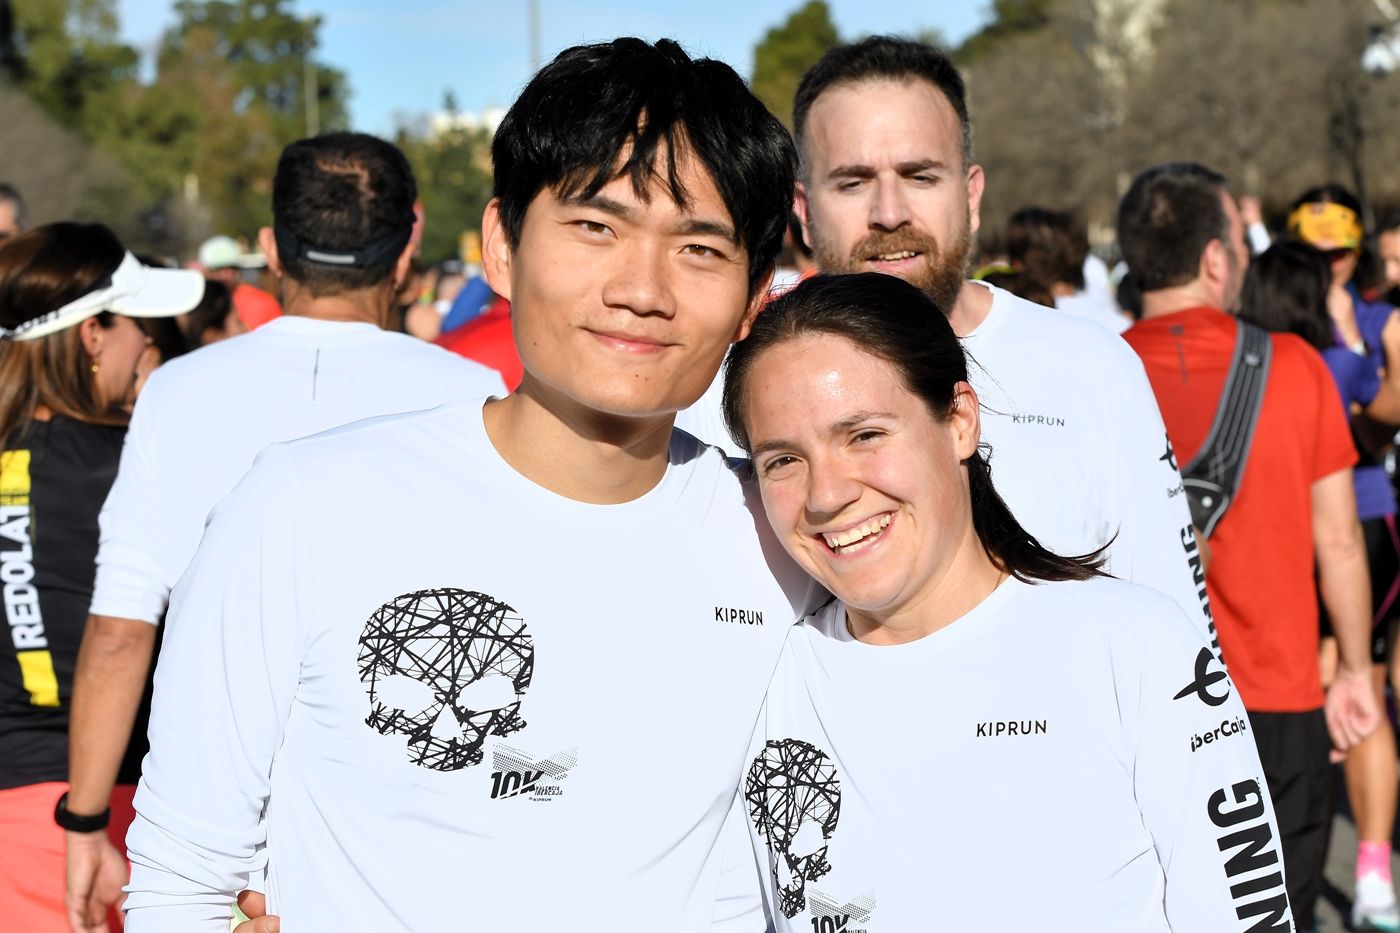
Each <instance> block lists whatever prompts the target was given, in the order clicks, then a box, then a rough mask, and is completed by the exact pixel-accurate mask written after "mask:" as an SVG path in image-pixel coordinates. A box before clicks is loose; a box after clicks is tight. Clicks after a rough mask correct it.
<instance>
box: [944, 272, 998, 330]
mask: <svg viewBox="0 0 1400 933" xmlns="http://www.w3.org/2000/svg"><path fill="white" fill-rule="evenodd" d="M991 313H992V290H991V289H990V288H985V287H983V286H981V285H977V284H975V283H973V282H963V285H962V288H961V289H959V290H958V300H957V301H956V302H955V303H954V304H953V313H952V314H949V315H948V323H949V324H951V325H952V327H953V333H955V334H957V335H958V336H959V337H966V336H967V335H968V334H970V333H972V332H973V331H974V330H976V329H977V328H978V327H980V326H981V325H982V322H983V321H985V320H986V319H987V315H989V314H991Z"/></svg>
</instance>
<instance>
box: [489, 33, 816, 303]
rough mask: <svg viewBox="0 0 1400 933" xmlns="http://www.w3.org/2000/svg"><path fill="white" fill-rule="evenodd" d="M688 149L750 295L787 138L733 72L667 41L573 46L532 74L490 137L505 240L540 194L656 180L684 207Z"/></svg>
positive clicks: (773, 229) (765, 249)
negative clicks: (739, 259)
mask: <svg viewBox="0 0 1400 933" xmlns="http://www.w3.org/2000/svg"><path fill="white" fill-rule="evenodd" d="M687 150H688V151H689V152H690V153H692V154H693V155H694V156H695V157H696V158H697V159H698V160H699V162H700V164H701V165H703V166H704V169H705V171H706V172H708V173H709V175H710V178H711V179H712V180H713V181H714V184H715V187H716V188H717V189H718V190H719V195H720V198H721V199H722V200H723V201H724V206H725V207H726V208H727V209H728V211H729V217H730V219H731V220H732V221H733V222H734V233H735V242H737V243H739V244H742V245H743V246H744V247H745V249H746V250H747V251H748V254H749V293H750V294H751V295H752V294H757V291H758V288H759V286H760V285H761V284H762V283H763V281H764V279H765V277H766V276H767V275H768V273H769V271H770V270H772V268H773V263H774V261H775V260H776V259H777V258H778V250H779V249H780V248H781V246H782V243H783V231H784V230H785V229H786V228H787V222H788V214H789V213H790V212H791V210H792V195H793V186H794V184H795V182H796V174H797V153H796V151H795V150H794V149H793V145H792V138H791V137H790V136H788V132H787V130H786V129H784V128H783V125H782V124H781V123H780V122H778V119H777V117H775V116H773V115H772V114H771V113H769V112H768V110H767V109H766V108H765V107H764V106H763V104H762V103H760V102H759V100H758V98H756V97H754V96H753V94H752V93H751V92H750V91H749V89H748V87H747V86H746V85H745V84H744V80H743V79H742V78H740V77H739V75H738V74H736V73H735V71H734V69H733V68H730V67H729V66H728V65H726V64H724V63H723V62H720V61H715V60H713V59H708V58H700V59H692V58H691V57H690V56H689V55H687V54H686V53H685V50H684V49H682V48H681V47H680V46H679V45H677V44H676V43H675V42H673V41H671V40H670V39H661V40H660V41H658V42H656V43H655V44H651V43H648V42H644V41H642V40H641V39H634V38H623V39H614V40H613V41H612V42H603V43H598V44H596V45H579V46H575V47H573V48H570V49H565V50H564V51H562V52H560V53H559V55H558V56H557V57H555V59H554V61H552V62H550V63H549V64H548V65H545V66H544V67H543V68H541V69H540V71H539V73H538V74H536V75H535V76H534V77H533V78H532V79H530V83H529V84H528V85H526V86H525V90H523V91H522V92H521V93H520V97H519V98H518V99H517V100H516V101H515V103H514V104H513V105H511V108H510V110H509V111H508V112H507V113H506V116H505V119H504V120H502V121H501V125H500V127H499V128H498V129H497V130H496V135H495V137H494V138H493V139H492V141H491V161H492V163H493V165H494V168H495V191H494V193H495V195H496V197H498V198H500V210H501V223H502V226H503V227H504V228H505V231H506V236H507V237H508V238H509V240H510V243H511V245H512V246H518V245H519V243H520V231H521V229H522V227H523V226H524V223H525V211H526V209H527V208H528V207H529V206H530V202H531V201H533V200H534V199H535V195H537V194H539V193H540V191H542V190H544V189H550V190H552V191H553V192H554V193H555V194H556V195H557V196H558V197H560V198H561V199H564V200H573V199H578V200H587V199H589V198H592V197H594V196H595V195H597V194H598V192H599V191H600V190H602V188H603V186H604V185H606V184H608V183H609V182H610V181H612V180H613V179H614V178H620V177H625V178H627V179H629V180H630V181H631V183H632V189H633V190H634V191H635V192H636V193H637V197H639V198H642V199H645V198H647V197H649V196H650V189H651V185H652V184H653V183H654V182H655V181H656V180H658V179H659V180H660V181H661V182H662V183H663V184H664V186H665V190H666V191H667V193H669V194H670V196H671V198H672V200H674V201H675V203H676V204H682V205H683V204H685V203H687V202H688V200H689V197H690V196H689V194H688V193H687V192H686V190H685V188H684V187H683V186H682V185H681V182H680V176H679V173H678V166H679V163H678V157H679V156H680V155H681V153H682V152H685V151H687Z"/></svg>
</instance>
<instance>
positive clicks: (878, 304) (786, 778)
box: [725, 273, 1289, 933]
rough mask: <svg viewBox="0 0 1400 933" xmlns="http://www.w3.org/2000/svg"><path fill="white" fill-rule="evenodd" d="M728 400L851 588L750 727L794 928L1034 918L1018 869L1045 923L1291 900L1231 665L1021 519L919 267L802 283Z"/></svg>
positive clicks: (824, 572) (759, 327)
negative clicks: (995, 471) (1046, 543)
mask: <svg viewBox="0 0 1400 933" xmlns="http://www.w3.org/2000/svg"><path fill="white" fill-rule="evenodd" d="M725 415H726V418H727V420H728V422H729V424H730V427H731V431H732V432H733V433H734V434H735V437H736V440H738V441H739V442H740V443H742V444H743V445H744V446H745V447H747V448H748V449H749V450H751V451H752V456H753V469H754V473H755V475H756V477H757V483H758V486H759V490H760V492H761V494H762V499H763V505H764V509H765V510H766V512H767V515H768V520H769V522H770V523H771V524H772V526H773V529H774V531H775V532H777V535H778V537H779V539H780V540H781V541H782V542H783V545H784V547H785V548H786V549H787V550H788V552H789V553H790V554H791V555H792V556H793V558H794V559H795V560H797V561H798V563H800V564H801V565H802V566H803V567H804V568H805V569H806V570H807V571H808V572H809V573H810V574H812V576H813V577H815V578H816V579H817V580H818V581H819V582H821V583H822V584H824V585H825V586H826V587H827V588H828V589H829V590H831V592H833V593H834V594H835V596H836V600H835V601H833V602H831V603H830V604H828V605H827V606H826V607H824V608H823V609H821V610H819V611H818V612H816V613H815V614H813V615H811V616H809V617H807V618H806V619H804V620H803V621H802V623H801V624H799V625H798V626H797V627H796V628H794V629H793V631H792V633H791V636H790V638H789V640H788V643H787V646H786V648H785V651H784V654H783V656H782V659H781V660H780V662H779V666H778V669H777V672H776V673H775V675H774V679H773V681H772V683H771V685H770V687H769V692H768V698H767V703H766V707H765V710H764V713H763V715H762V716H761V718H760V720H759V727H758V731H757V734H756V735H755V737H754V741H753V744H752V747H751V750H750V755H751V764H750V766H749V769H748V772H747V780H746V783H745V786H744V795H745V799H746V802H747V810H748V815H749V818H750V824H751V831H752V832H751V836H752V840H753V845H754V849H755V852H756V854H757V856H758V858H759V860H760V863H765V862H766V864H767V865H768V866H769V882H768V884H767V885H766V886H765V888H766V895H767V903H768V906H769V909H770V915H771V916H772V917H773V918H774V920H775V922H776V924H777V927H778V929H780V930H789V931H796V930H804V931H805V930H807V929H808V928H809V925H810V927H811V928H812V929H827V928H831V929H840V928H842V926H843V925H845V926H847V927H852V928H853V927H863V926H865V925H866V921H867V920H868V919H869V918H870V917H871V916H873V915H876V914H877V913H878V922H879V923H880V925H881V926H882V928H885V929H922V928H927V927H929V926H930V925H932V924H934V923H935V922H936V923H937V925H938V926H940V927H944V928H947V929H982V930H1001V929H1006V930H1010V929H1020V928H1022V927H1023V926H1024V922H1023V921H1024V918H1022V917H1019V916H1017V915H1015V914H1014V913H1012V914H1007V913H1003V912H1000V911H998V910H997V909H995V906H994V905H996V904H998V903H999V901H1000V900H1001V899H1004V897H1005V893H1006V890H1007V884H1008V879H1014V882H1013V883H1014V884H1015V885H1016V896H1015V901H1016V902H1017V903H1021V904H1035V905H1036V916H1037V923H1038V924H1039V925H1041V926H1042V927H1043V928H1045V929H1051V930H1059V929H1070V928H1073V929H1076V930H1083V929H1092V930H1104V931H1107V930H1113V931H1124V930H1133V931H1164V930H1190V931H1193V933H1195V931H1214V930H1233V929H1236V928H1237V924H1238V918H1239V917H1244V916H1265V917H1269V918H1272V919H1271V921H1270V923H1271V924H1272V923H1274V922H1277V923H1279V924H1284V923H1285V921H1286V918H1287V917H1288V915H1289V906H1288V900H1287V895H1286V893H1285V892H1284V888H1283V880H1282V875H1281V874H1278V873H1277V872H1276V870H1275V871H1272V872H1271V871H1270V870H1264V869H1263V867H1262V866H1264V865H1265V862H1266V861H1267V863H1268V864H1269V865H1274V864H1275V863H1276V862H1277V857H1276V856H1277V845H1276V844H1275V842H1274V839H1275V838H1276V829H1275V824H1274V819H1273V811H1272V805H1271V803H1270V801H1269V799H1268V796H1267V791H1266V790H1265V789H1264V788H1263V787H1262V786H1261V785H1259V784H1258V783H1257V775H1258V774H1259V773H1260V766H1259V762H1258V755H1257V752H1256V751H1255V748H1254V742H1253V738H1252V737H1251V736H1250V735H1249V733H1248V724H1247V720H1246V719H1245V714H1244V709H1243V707H1242V706H1241V704H1240V701H1239V698H1238V697H1237V696H1235V695H1234V691H1233V689H1229V685H1228V683H1227V684H1226V687H1224V688H1222V687H1221V686H1220V685H1219V684H1218V683H1216V680H1219V681H1226V680H1227V678H1226V675H1225V674H1224V673H1223V672H1221V671H1220V670H1219V667H1218V664H1217V662H1216V661H1215V658H1214V657H1213V656H1212V655H1211V652H1210V649H1209V648H1208V647H1207V646H1206V645H1205V644H1204V642H1202V641H1201V640H1200V638H1199V636H1198V635H1197V634H1196V633H1195V630H1194V627H1193V626H1192V625H1191V623H1190V622H1189V621H1188V620H1187V619H1186V618H1185V617H1184V616H1183V615H1182V613H1181V610H1179V609H1178V608H1176V606H1175V605H1174V604H1173V603H1172V602H1171V601H1170V600H1168V599H1166V598H1165V597H1162V596H1160V595H1158V594H1156V593H1154V592H1152V591H1150V590H1147V589H1145V588H1142V587H1139V586H1135V585H1133V584H1128V583H1122V582H1119V581H1117V580H1113V579H1111V578H1108V577H1107V576H1105V575H1104V574H1102V573H1101V572H1100V571H1099V570H1098V559H1097V557H1096V555H1088V556H1085V557H1074V558H1068V557H1061V556H1058V555H1055V554H1053V553H1050V552H1049V551H1047V550H1045V549H1044V548H1042V547H1041V546H1040V545H1039V544H1038V543H1037V542H1036V541H1035V540H1034V538H1032V537H1031V536H1030V535H1029V534H1028V533H1027V532H1026V531H1025V530H1024V529H1023V528H1022V527H1021V526H1020V525H1019V524H1018V523H1017V521H1016V519H1015V517H1014V516H1013V515H1012V514H1011V512H1010V510H1009V509H1008V508H1007V506H1006V505H1005V503H1004V502H1002V501H1001V499H1000V497H999V496H998V495H997V493H996V490H995V488H994V487H993V485H992V482H991V475H992V474H991V469H990V467H989V464H988V459H987V454H986V452H985V451H983V450H979V412H978V402H977V397H976V394H975V393H974V391H973V390H972V388H971V387H970V386H969V384H968V382H967V361H966V357H965V355H964V353H963V350H962V347H961V346H960V344H959V343H958V341H957V338H956V337H955V336H954V334H953V332H952V329H951V328H950V327H949V325H948V323H947V320H946V317H945V316H944V314H943V313H942V312H941V311H940V310H939V308H938V307H937V306H936V305H934V303H933V302H932V301H931V300H930V299H929V298H927V297H926V296H925V295H924V294H923V292H921V291H920V290H919V289H917V288H915V287H914V286H912V285H909V284H908V283H906V282H904V281H902V280H900V279H897V278H895V277H893V276H885V275H879V274H872V273H867V274H862V275H845V276H829V277H823V276H819V277H817V278H814V279H810V280H808V281H807V282H805V283H803V284H801V285H799V286H798V287H797V288H795V289H794V290H792V291H791V292H788V293H787V294H786V295H784V296H783V297H782V298H779V299H777V300H776V301H774V302H773V303H772V304H771V305H769V306H768V308H767V309H765V310H764V312H763V313H762V314H760V315H759V316H758V319H757V320H756V321H755V323H754V326H753V329H752V331H751V333H750V335H749V336H748V338H747V339H746V340H744V341H743V342H742V343H740V344H739V345H738V346H737V347H736V348H735V349H734V350H733V351H732V353H731V355H730V358H729V362H728V364H727V369H726V383H725ZM1206 678H1214V679H1213V680H1212V681H1211V682H1212V683H1215V686H1214V687H1213V688H1212V691H1213V692H1209V693H1205V694H1203V693H1202V691H1199V690H1193V689H1191V688H1190V687H1189V686H1188V688H1186V689H1183V687H1182V685H1183V684H1187V685H1191V684H1194V683H1196V682H1197V681H1202V682H1203V681H1204V680H1205V679H1206ZM1222 717H1223V719H1222ZM1207 745H1209V746H1211V747H1210V748H1209V749H1208V750H1207V749H1205V746H1207ZM952 763H956V765H955V766H951V767H950V764H952ZM1242 830H1248V832H1247V833H1246V832H1243V831H1242ZM1246 845H1248V846H1254V847H1255V848H1254V849H1253V850H1252V851H1255V852H1260V851H1263V849H1265V848H1267V849H1268V851H1270V852H1272V853H1273V854H1274V855H1275V858H1273V859H1269V860H1264V859H1254V860H1250V861H1249V862H1248V863H1246V862H1245V861H1243V860H1240V859H1237V858H1234V857H1233V856H1234V855H1235V854H1236V849H1237V848H1238V847H1241V846H1246ZM1246 876H1247V877H1246ZM1245 881H1248V883H1247V884H1245V883H1242V882H1245ZM1087 905H1093V906H1092V907H1091V908H1089V907H1088V906H1087ZM841 918H845V920H844V923H843V922H842V921H841ZM935 918H936V920H935ZM1047 918H1048V922H1047ZM824 919H831V920H832V921H833V922H834V924H835V925H834V926H832V927H825V926H823V925H822V921H823V920H824ZM1259 928H1260V929H1263V928H1264V927H1263V926H1261V927H1259ZM1269 928H1270V929H1276V928H1277V929H1282V928H1284V926H1277V927H1276V926H1272V925H1270V926H1269Z"/></svg>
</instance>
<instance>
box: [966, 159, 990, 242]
mask: <svg viewBox="0 0 1400 933" xmlns="http://www.w3.org/2000/svg"><path fill="white" fill-rule="evenodd" d="M986 186H987V176H986V174H985V173H984V172H983V171H982V166H980V165H973V166H972V167H971V168H969V169H968V170H967V217H968V228H967V232H968V233H970V234H975V233H977V231H978V230H979V229H981V227H982V192H983V190H984V189H985V188H986Z"/></svg>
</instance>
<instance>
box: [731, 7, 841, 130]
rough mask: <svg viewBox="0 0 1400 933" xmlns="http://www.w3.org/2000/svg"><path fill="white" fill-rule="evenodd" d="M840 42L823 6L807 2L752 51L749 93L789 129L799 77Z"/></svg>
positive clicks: (827, 11)
mask: <svg viewBox="0 0 1400 933" xmlns="http://www.w3.org/2000/svg"><path fill="white" fill-rule="evenodd" d="M840 41H841V39H840V36H839V35H838V34H837V32H836V25H835V24H834V23H832V21H831V10H830V9H829V8H828V7H827V5H826V3H824V2H823V0H810V2H809V3H807V4H805V5H803V6H802V7H801V8H799V9H797V10H795V11H794V12H793V13H792V14H791V15H789V16H788V18H787V20H786V21H785V22H784V23H783V24H782V25H781V26H775V27H774V28H772V29H770V30H768V33H767V34H766V35H765V36H764V37H763V41H762V42H760V43H759V44H758V47H757V48H755V49H754V53H753V81H752V82H751V83H752V86H753V92H754V94H755V95H756V96H757V97H758V99H759V100H761V101H763V103H764V105H765V106H767V107H768V109H769V110H771V111H773V113H774V114H775V115H777V116H778V117H779V118H780V119H781V120H782V121H783V123H784V124H785V125H786V126H787V127H788V128H789V129H791V128H792V98H793V96H794V95H795V94H796V93H797V85H798V83H799V82H800V81H801V80H802V76H803V75H804V74H806V72H807V69H808V68H811V67H812V66H813V65H815V64H816V63H817V60H818V59H820V58H821V57H822V55H823V54H825V53H826V51H827V50H828V49H830V48H831V47H832V46H834V45H837V44H838V43H839V42H840Z"/></svg>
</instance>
